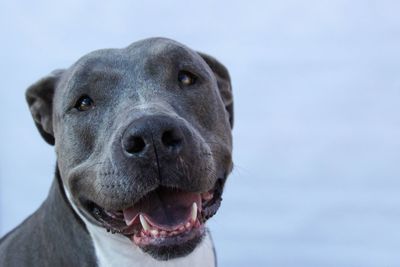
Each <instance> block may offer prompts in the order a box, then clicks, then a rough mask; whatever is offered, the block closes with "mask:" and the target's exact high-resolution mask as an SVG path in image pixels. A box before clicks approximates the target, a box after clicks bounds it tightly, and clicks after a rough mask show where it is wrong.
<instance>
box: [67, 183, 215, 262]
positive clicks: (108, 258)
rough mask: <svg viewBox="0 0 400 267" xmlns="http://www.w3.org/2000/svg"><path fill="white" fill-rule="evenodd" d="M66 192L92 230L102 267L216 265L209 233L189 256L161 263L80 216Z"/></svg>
mask: <svg viewBox="0 0 400 267" xmlns="http://www.w3.org/2000/svg"><path fill="white" fill-rule="evenodd" d="M64 191H65V193H66V196H67V198H68V200H69V203H70V204H71V206H72V208H73V209H74V211H75V213H76V214H78V216H79V217H80V218H81V219H82V221H83V222H84V223H85V225H86V228H87V230H88V231H89V234H90V236H91V238H92V241H93V245H94V248H95V252H96V256H97V263H98V266H99V267H110V266H118V267H125V266H126V267H128V266H129V267H134V266H141V267H146V266H148V267H156V266H160V267H161V266H162V267H180V266H182V267H184V266H190V267H197V266H198V267H200V266H201V267H204V266H207V267H208V266H215V265H216V264H215V254H214V247H213V243H212V240H211V237H210V235H209V233H208V232H207V234H206V236H205V237H204V238H203V240H202V242H201V243H200V244H199V245H198V247H197V248H196V249H195V250H194V251H193V252H192V253H190V254H189V255H187V256H185V257H181V258H177V259H172V260H168V261H158V260H155V259H154V258H153V257H151V256H150V255H148V254H147V253H144V252H143V251H141V250H140V249H139V248H138V247H137V246H136V245H134V244H133V243H132V241H130V240H129V239H128V238H126V237H125V236H123V235H120V234H111V233H109V232H107V231H106V230H105V229H104V228H102V227H99V226H97V225H94V224H93V223H91V222H89V221H88V220H87V219H86V218H85V217H84V216H82V215H81V213H80V212H79V210H78V208H77V207H76V206H75V204H74V203H73V201H72V200H71V196H70V194H69V192H68V190H66V188H65V187H64Z"/></svg>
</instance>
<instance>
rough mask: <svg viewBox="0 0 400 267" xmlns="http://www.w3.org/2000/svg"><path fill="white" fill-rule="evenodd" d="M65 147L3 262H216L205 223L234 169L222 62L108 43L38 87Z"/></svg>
mask: <svg viewBox="0 0 400 267" xmlns="http://www.w3.org/2000/svg"><path fill="white" fill-rule="evenodd" d="M26 98H27V102H28V105H29V108H30V111H31V113H32V117H33V119H34V122H35V124H36V126H37V128H38V130H39V132H40V134H41V135H42V136H43V138H44V140H46V142H47V143H49V144H50V145H54V148H55V152H56V155H57V163H56V166H57V168H56V173H55V179H54V182H53V184H52V186H51V189H50V193H49V195H48V197H47V199H46V200H45V202H44V203H43V204H42V205H41V207H40V208H39V209H38V210H37V211H36V212H35V213H34V214H32V215H31V216H30V217H29V218H28V219H26V220H25V221H24V222H23V223H22V224H21V225H20V226H18V227H17V228H16V229H14V230H13V231H11V232H10V233H8V234H7V235H6V236H4V237H3V238H2V239H1V240H0V266H17V267H23V266H30V267H32V266H52V267H53V266H118V267H122V266H190V267H194V266H214V265H215V253H214V247H213V244H212V241H211V237H210V234H209V232H208V231H207V229H206V226H205V224H206V222H207V220H208V219H209V218H210V217H212V216H213V215H214V214H215V213H216V212H217V210H218V208H219V206H220V204H221V199H222V192H223V187H224V184H225V181H226V179H227V176H228V174H229V173H230V172H231V170H232V155H231V153H232V136H231V128H232V126H233V99H232V90H231V83H230V78H229V74H228V71H227V70H226V68H225V67H224V66H223V65H222V64H221V63H220V62H218V61H217V60H216V59H215V58H213V57H211V56H208V55H205V54H202V53H199V52H196V51H193V50H191V49H189V48H187V47H186V46H184V45H182V44H180V43H177V42H175V41H172V40H169V39H164V38H151V39H146V40H142V41H139V42H136V43H133V44H132V45H130V46H128V47H126V48H123V49H105V50H98V51H94V52H92V53H89V54H88V55H85V56H83V57H82V58H80V59H79V60H78V61H77V62H76V63H75V64H73V65H72V66H71V67H69V68H67V69H59V70H56V71H53V72H52V73H51V74H50V75H48V76H46V77H44V78H42V79H41V80H39V81H38V82H37V83H35V84H33V85H32V86H31V87H29V88H28V90H27V92H26Z"/></svg>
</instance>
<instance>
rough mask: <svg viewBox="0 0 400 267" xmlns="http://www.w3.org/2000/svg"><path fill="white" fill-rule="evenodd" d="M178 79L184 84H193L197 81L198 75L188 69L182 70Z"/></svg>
mask: <svg viewBox="0 0 400 267" xmlns="http://www.w3.org/2000/svg"><path fill="white" fill-rule="evenodd" d="M178 81H179V82H180V83H182V84H183V85H192V84H194V83H195V82H196V77H195V76H194V75H193V74H192V73H190V72H187V71H180V72H179V74H178Z"/></svg>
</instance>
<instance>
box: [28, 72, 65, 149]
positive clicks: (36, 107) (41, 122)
mask: <svg viewBox="0 0 400 267" xmlns="http://www.w3.org/2000/svg"><path fill="white" fill-rule="evenodd" d="M63 72H64V70H55V71H53V72H52V73H50V74H49V75H48V76H46V77H44V78H42V79H40V80H39V81H37V82H36V83H34V84H32V85H31V86H30V87H29V88H28V89H27V91H26V93H25V97H26V101H27V102H28V105H29V109H30V111H31V113H32V117H33V120H34V121H35V124H36V127H37V128H38V130H39V132H40V134H41V135H42V137H43V139H44V140H45V141H46V142H47V143H48V144H50V145H54V143H55V140H54V132H53V97H54V91H55V88H56V86H57V83H58V81H59V80H60V77H61V76H62V74H63Z"/></svg>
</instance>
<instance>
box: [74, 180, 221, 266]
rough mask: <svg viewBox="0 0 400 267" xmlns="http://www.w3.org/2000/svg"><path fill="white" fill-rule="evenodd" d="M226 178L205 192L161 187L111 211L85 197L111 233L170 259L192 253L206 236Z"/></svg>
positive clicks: (85, 205) (89, 208)
mask: <svg viewBox="0 0 400 267" xmlns="http://www.w3.org/2000/svg"><path fill="white" fill-rule="evenodd" d="M222 188H223V180H222V179H218V180H217V182H216V184H215V186H214V187H213V189H212V190H210V191H207V192H202V193H193V192H185V191H182V190H179V189H176V188H175V189H172V188H168V187H158V188H157V189H155V190H153V191H151V192H148V193H147V194H146V195H145V196H144V197H143V198H142V199H140V200H139V201H137V202H136V203H134V205H133V206H130V207H128V208H124V209H121V210H107V209H105V208H102V207H101V206H100V205H98V204H96V203H94V202H92V201H89V200H83V201H82V202H81V203H82V204H83V205H82V207H83V209H84V211H85V212H84V213H86V216H90V217H91V221H95V222H96V224H98V225H100V226H102V227H104V228H105V230H107V232H110V234H115V233H118V234H122V235H124V236H125V237H127V238H129V239H130V240H131V242H132V245H136V246H138V247H139V248H141V249H142V250H143V251H144V252H146V253H148V254H149V255H151V256H152V257H153V258H155V259H157V260H169V259H173V258H177V257H183V256H185V255H187V254H189V253H191V252H192V251H193V250H194V249H195V248H196V247H197V245H198V244H199V243H200V242H201V240H202V238H203V237H204V235H205V232H206V227H205V223H206V221H207V220H208V219H209V218H210V217H212V216H213V215H214V214H215V213H216V212H217V210H218V208H219V206H220V203H221V200H222V198H221V195H222Z"/></svg>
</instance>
